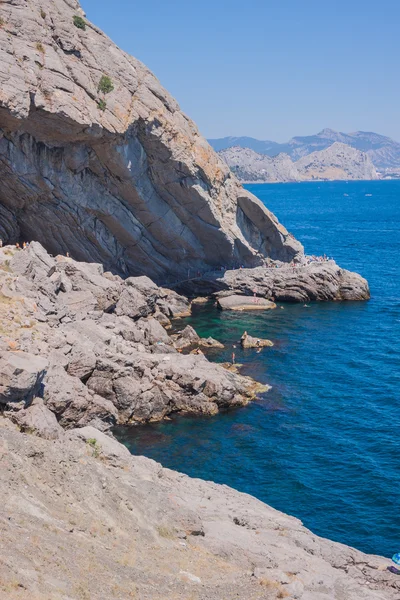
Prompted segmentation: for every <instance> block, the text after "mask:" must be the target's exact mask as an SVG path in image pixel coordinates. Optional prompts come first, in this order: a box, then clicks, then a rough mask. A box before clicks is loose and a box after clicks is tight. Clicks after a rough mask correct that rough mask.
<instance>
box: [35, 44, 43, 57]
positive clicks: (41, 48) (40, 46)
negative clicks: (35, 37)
mask: <svg viewBox="0 0 400 600" xmlns="http://www.w3.org/2000/svg"><path fill="white" fill-rule="evenodd" d="M36 50H38V52H41V53H42V54H44V46H43V44H42V43H41V42H37V44H36Z"/></svg>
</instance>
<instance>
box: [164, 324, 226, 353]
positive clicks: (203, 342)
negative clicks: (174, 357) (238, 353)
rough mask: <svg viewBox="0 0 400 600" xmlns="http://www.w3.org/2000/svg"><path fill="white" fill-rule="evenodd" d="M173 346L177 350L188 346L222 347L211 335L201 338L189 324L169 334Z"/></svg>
mask: <svg viewBox="0 0 400 600" xmlns="http://www.w3.org/2000/svg"><path fill="white" fill-rule="evenodd" d="M171 339H172V340H173V343H174V347H175V348H176V349H177V350H183V349H184V348H189V347H190V346H197V347H198V348H199V347H205V348H223V347H224V345H223V344H221V342H218V340H215V339H214V338H212V337H208V338H201V337H200V336H199V335H198V334H197V333H196V331H195V330H194V329H193V327H191V325H186V327H185V328H184V329H182V331H180V332H179V333H175V334H173V335H171Z"/></svg>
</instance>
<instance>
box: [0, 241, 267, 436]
mask: <svg viewBox="0 0 400 600" xmlns="http://www.w3.org/2000/svg"><path fill="white" fill-rule="evenodd" d="M187 313H189V314H190V304H189V301H188V300H187V299H186V298H184V297H183V296H180V295H179V294H177V293H176V292H174V291H172V290H167V289H164V288H160V287H158V286H157V285H155V284H154V283H153V282H152V281H151V280H150V279H149V278H148V277H137V278H135V277H129V278H127V279H126V280H125V281H122V280H121V279H120V278H119V277H115V276H110V274H109V273H104V272H103V269H102V267H101V265H99V264H94V263H92V264H87V263H79V262H77V261H74V260H73V259H71V258H68V257H63V256H57V257H56V258H52V257H51V256H50V255H49V254H47V252H46V251H45V250H44V248H43V247H42V246H41V245H40V244H39V243H38V242H32V243H31V244H30V245H29V247H27V248H26V249H23V250H17V249H16V248H15V247H12V246H6V247H3V248H1V249H0V330H1V331H2V346H0V405H2V408H4V409H5V410H6V411H7V412H8V411H14V412H17V413H18V414H16V416H15V417H13V420H14V421H15V422H17V423H18V424H19V425H20V426H21V427H22V428H24V429H30V430H35V431H37V432H38V434H40V432H41V431H42V432H43V434H45V435H46V437H51V436H53V435H56V434H57V429H55V430H54V427H52V423H51V417H50V416H49V415H48V414H47V411H51V413H52V415H53V417H54V415H55V416H56V418H57V422H58V424H59V425H61V426H62V427H63V428H66V429H68V428H71V427H85V426H88V425H90V426H94V427H96V428H97V429H101V430H107V429H109V428H111V427H112V426H114V425H115V424H117V423H127V422H146V421H157V420H160V419H163V418H164V417H166V416H167V415H169V414H171V413H174V412H191V413H201V414H215V413H217V412H218V411H219V410H220V409H221V408H226V407H229V406H239V405H244V404H246V403H247V402H249V400H251V399H252V398H253V397H254V395H255V393H256V388H257V386H256V384H255V382H254V381H253V380H251V379H249V378H247V377H242V376H240V375H237V374H235V373H231V372H230V371H227V370H226V369H224V368H223V367H221V366H220V365H218V364H212V363H210V362H209V361H208V360H207V359H206V357H205V356H203V355H181V354H179V353H178V352H177V350H176V347H178V348H183V347H185V346H187V345H192V344H193V343H194V344H195V345H197V346H207V347H210V346H216V345H219V346H221V344H219V343H218V342H217V341H216V340H212V339H211V338H209V339H208V338H207V339H201V338H199V336H198V335H197V334H196V332H195V331H194V330H193V329H192V328H191V327H187V328H186V329H185V330H183V332H182V333H181V334H179V335H177V336H175V338H172V337H170V336H169V335H168V333H167V331H166V330H165V329H164V327H163V325H162V324H161V322H160V320H159V319H157V318H156V316H157V315H162V316H163V317H164V318H165V319H166V321H167V324H169V323H170V321H169V317H171V318H173V317H177V316H179V315H182V314H187ZM161 321H162V319H161ZM174 342H175V346H176V347H175V346H174ZM39 355H40V356H39ZM39 392H41V394H40V395H42V396H43V399H44V405H43V406H42V405H39V404H37V403H36V404H35V405H32V406H30V404H31V402H32V400H33V398H35V396H37V395H39ZM21 411H24V412H21ZM38 418H39V419H40V418H42V420H43V421H46V423H47V424H46V425H43V427H42V428H40V427H39V426H38V425H37V421H38ZM53 421H54V419H53ZM57 422H56V423H57ZM53 424H54V423H53Z"/></svg>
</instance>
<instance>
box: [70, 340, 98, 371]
mask: <svg viewBox="0 0 400 600" xmlns="http://www.w3.org/2000/svg"><path fill="white" fill-rule="evenodd" d="M95 368H96V354H95V353H94V352H93V349H92V348H91V346H90V345H89V344H87V345H84V344H79V343H75V344H74V345H73V346H72V350H71V352H70V353H69V355H68V367H67V371H68V374H69V375H72V376H73V377H79V379H81V380H86V379H88V378H89V377H90V375H91V374H92V373H93V371H94V369H95Z"/></svg>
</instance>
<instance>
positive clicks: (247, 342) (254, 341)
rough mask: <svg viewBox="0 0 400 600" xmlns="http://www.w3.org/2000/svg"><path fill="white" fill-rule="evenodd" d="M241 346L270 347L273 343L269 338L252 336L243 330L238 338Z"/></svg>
mask: <svg viewBox="0 0 400 600" xmlns="http://www.w3.org/2000/svg"><path fill="white" fill-rule="evenodd" d="M240 343H241V345H242V348H268V347H269V348H270V347H271V346H273V345H274V343H273V342H271V340H263V339H262V338H258V337H253V336H252V335H249V334H248V333H247V331H245V332H244V333H243V335H242V337H241V338H240Z"/></svg>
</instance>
